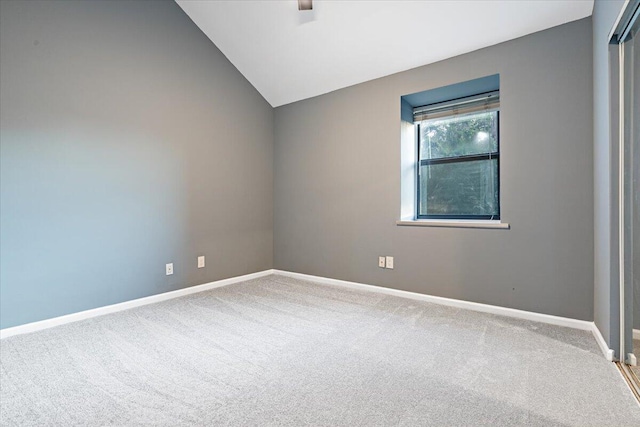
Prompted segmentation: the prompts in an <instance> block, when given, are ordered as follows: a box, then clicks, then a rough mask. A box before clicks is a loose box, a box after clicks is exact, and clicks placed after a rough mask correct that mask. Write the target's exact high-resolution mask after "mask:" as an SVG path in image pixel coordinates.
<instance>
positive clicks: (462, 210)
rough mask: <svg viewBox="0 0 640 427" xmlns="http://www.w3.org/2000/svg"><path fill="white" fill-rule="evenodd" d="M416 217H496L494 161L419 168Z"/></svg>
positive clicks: (497, 209)
mask: <svg viewBox="0 0 640 427" xmlns="http://www.w3.org/2000/svg"><path fill="white" fill-rule="evenodd" d="M419 205H420V206H419V208H420V212H419V215H448V216H451V215H469V216H473V215H493V216H495V217H496V218H498V216H499V213H500V211H499V209H500V208H499V206H500V205H499V195H498V161H497V159H491V160H473V161H465V162H455V163H441V164H436V165H425V166H421V167H420V204H419Z"/></svg>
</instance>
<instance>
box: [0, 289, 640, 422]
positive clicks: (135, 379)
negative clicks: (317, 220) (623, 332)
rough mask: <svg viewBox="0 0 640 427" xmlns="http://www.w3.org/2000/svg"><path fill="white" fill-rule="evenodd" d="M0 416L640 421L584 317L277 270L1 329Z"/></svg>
mask: <svg viewBox="0 0 640 427" xmlns="http://www.w3.org/2000/svg"><path fill="white" fill-rule="evenodd" d="M0 362H1V364H0V424H1V425H3V426H29V425H38V426H47V425H51V426H54V425H55V426H81V425H82V426H98V425H101V426H102V425H114V426H138V425H154V426H156V425H161V426H177V425H211V426H213V425H216V426H217V425H234V426H269V425H285V426H304V425H311V426H394V425H402V426H430V425H433V426H515V425H527V426H598V427H601V426H640V407H639V406H638V404H637V403H636V401H635V400H634V398H633V396H632V395H631V393H630V392H629V390H628V389H627V386H626V384H625V382H624V381H623V379H622V377H621V376H620V374H619V372H618V370H617V369H616V367H615V365H614V364H612V363H609V362H607V361H606V360H605V359H604V357H603V356H602V354H601V353H600V350H599V349H598V347H597V345H596V342H595V340H594V338H593V337H592V335H591V333H589V332H584V331H577V330H571V329H566V328H561V327H555V326H549V325H545V324H539V323H535V322H529V321H521V320H515V319H511V318H504V317H498V316H494V315H489V314H483V313H477V312H472V311H465V310H460V309H455V308H451V307H443V306H438V305H433V304H429V303H424V302H417V301H414V300H408V299H403V298H398V297H392V296H385V295H382V294H377V293H369V292H361V291H353V290H347V289H343V288H338V287H330V286H326V285H317V284H314V283H310V282H304V281H300V280H295V279H291V278H286V277H282V276H268V277H265V278H262V279H256V280H252V281H248V282H244V283H241V284H236V285H231V286H228V287H224V288H219V289H215V290H211V291H207V292H202V293H198V294H193V295H190V296H186V297H182V298H178V299H174V300H171V301H166V302H162V303H158V304H154V305H149V306H144V307H140V308H136V309H132V310H128V311H124V312H120V313H115V314H111V315H107V316H103V317H99V318H94V319H91V320H87V321H82V322H77V323H73V324H68V325H64V326H59V327H56V328H52V329H49V330H45V331H41V332H37V333H33V334H28V335H22V336H15V337H11V338H7V339H4V340H2V341H1V342H0Z"/></svg>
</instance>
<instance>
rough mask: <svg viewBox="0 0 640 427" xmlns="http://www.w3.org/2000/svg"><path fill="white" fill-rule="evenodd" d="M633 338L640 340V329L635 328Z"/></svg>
mask: <svg viewBox="0 0 640 427" xmlns="http://www.w3.org/2000/svg"><path fill="white" fill-rule="evenodd" d="M633 339H634V340H640V329H634V330H633Z"/></svg>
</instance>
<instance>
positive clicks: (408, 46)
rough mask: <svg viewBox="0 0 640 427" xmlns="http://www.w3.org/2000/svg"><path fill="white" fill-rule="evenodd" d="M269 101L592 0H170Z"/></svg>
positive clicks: (343, 83) (563, 13)
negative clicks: (309, 5) (307, 6)
mask: <svg viewBox="0 0 640 427" xmlns="http://www.w3.org/2000/svg"><path fill="white" fill-rule="evenodd" d="M176 1H177V3H178V4H179V5H180V7H181V8H182V9H183V10H184V11H185V12H186V13H187V14H188V15H189V17H191V19H192V20H193V21H194V22H195V23H196V25H198V27H200V29H201V30H202V31H204V33H205V34H206V35H207V36H208V37H209V38H210V39H211V40H212V41H213V42H214V43H215V44H216V46H217V47H218V48H219V49H220V50H221V51H222V52H223V53H224V54H225V55H226V56H227V58H229V60H230V61H231V62H232V63H233V64H234V65H235V66H236V67H237V68H238V70H240V72H241V73H242V74H243V75H244V76H245V77H246V78H247V79H248V80H249V81H250V82H251V83H252V84H253V85H254V86H255V87H256V89H257V90H258V91H259V92H260V93H261V94H262V96H264V98H265V99H266V100H267V101H268V102H269V103H270V104H271V105H272V106H274V107H277V106H280V105H284V104H288V103H290V102H294V101H298V100H301V99H305V98H310V97H313V96H317V95H321V94H323V93H327V92H331V91H333V90H336V89H340V88H343V87H347V86H351V85H354V84H357V83H361V82H364V81H367V80H371V79H375V78H378V77H382V76H386V75H389V74H393V73H397V72H399V71H403V70H408V69H410V68H414V67H418V66H421V65H425V64H429V63H432V62H436V61H440V60H442V59H446V58H450V57H452V56H456V55H460V54H462V53H466V52H470V51H473V50H476V49H480V48H483V47H486V46H491V45H494V44H497V43H501V42H503V41H506V40H510V39H514V38H517V37H521V36H524V35H526V34H531V33H534V32H536V31H541V30H544V29H546V28H550V27H554V26H556V25H560V24H564V23H566V22H570V21H574V20H577V19H581V18H584V17H587V16H590V15H591V12H592V9H593V0H493V1H486V0H467V1H462V0H458V1H445V0H439V1H438V0H429V1H426V0H425V1H404V0H395V1H392V0H389V1H365V0H360V1H346V0H342V1H320V0H314V1H313V11H303V12H299V11H298V6H297V1H296V0H280V1H269V0H262V1H248V0H235V1H233V0H231V1H211V0H176Z"/></svg>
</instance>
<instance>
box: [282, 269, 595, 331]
mask: <svg viewBox="0 0 640 427" xmlns="http://www.w3.org/2000/svg"><path fill="white" fill-rule="evenodd" d="M274 273H275V274H280V275H282V276H288V277H293V278H296V279H301V280H309V281H312V282H318V283H325V284H328V285H337V286H342V287H347V288H352V289H360V290H367V291H374V292H378V293H382V294H387V295H394V296H397V297H402V298H410V299H414V300H420V301H426V302H431V303H434V304H440V305H447V306H449V307H457V308H464V309H467V310H473V311H481V312H483V313H491V314H498V315H501V316H508V317H515V318H518V319H525V320H533V321H535V322H542V323H549V324H551V325H558V326H565V327H568V328H574V329H580V330H583V331H591V330H592V326H591V325H592V324H593V322H589V321H587V320H577V319H571V318H568V317H560V316H552V315H550V314H542V313H535V312H532V311H524V310H517V309H515V308H507V307H499V306H496V305H489V304H481V303H477V302H471V301H462V300H458V299H453V298H444V297H436V296H433V295H426V294H418V293H415V292H409V291H401V290H399V289H391V288H385V287H382V286H373V285H366V284H364V283H356V282H347V281H344V280H337V279H327V278H325V277H319V276H310V275H308V274H301V273H291V272H288V271H281V270H274Z"/></svg>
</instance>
